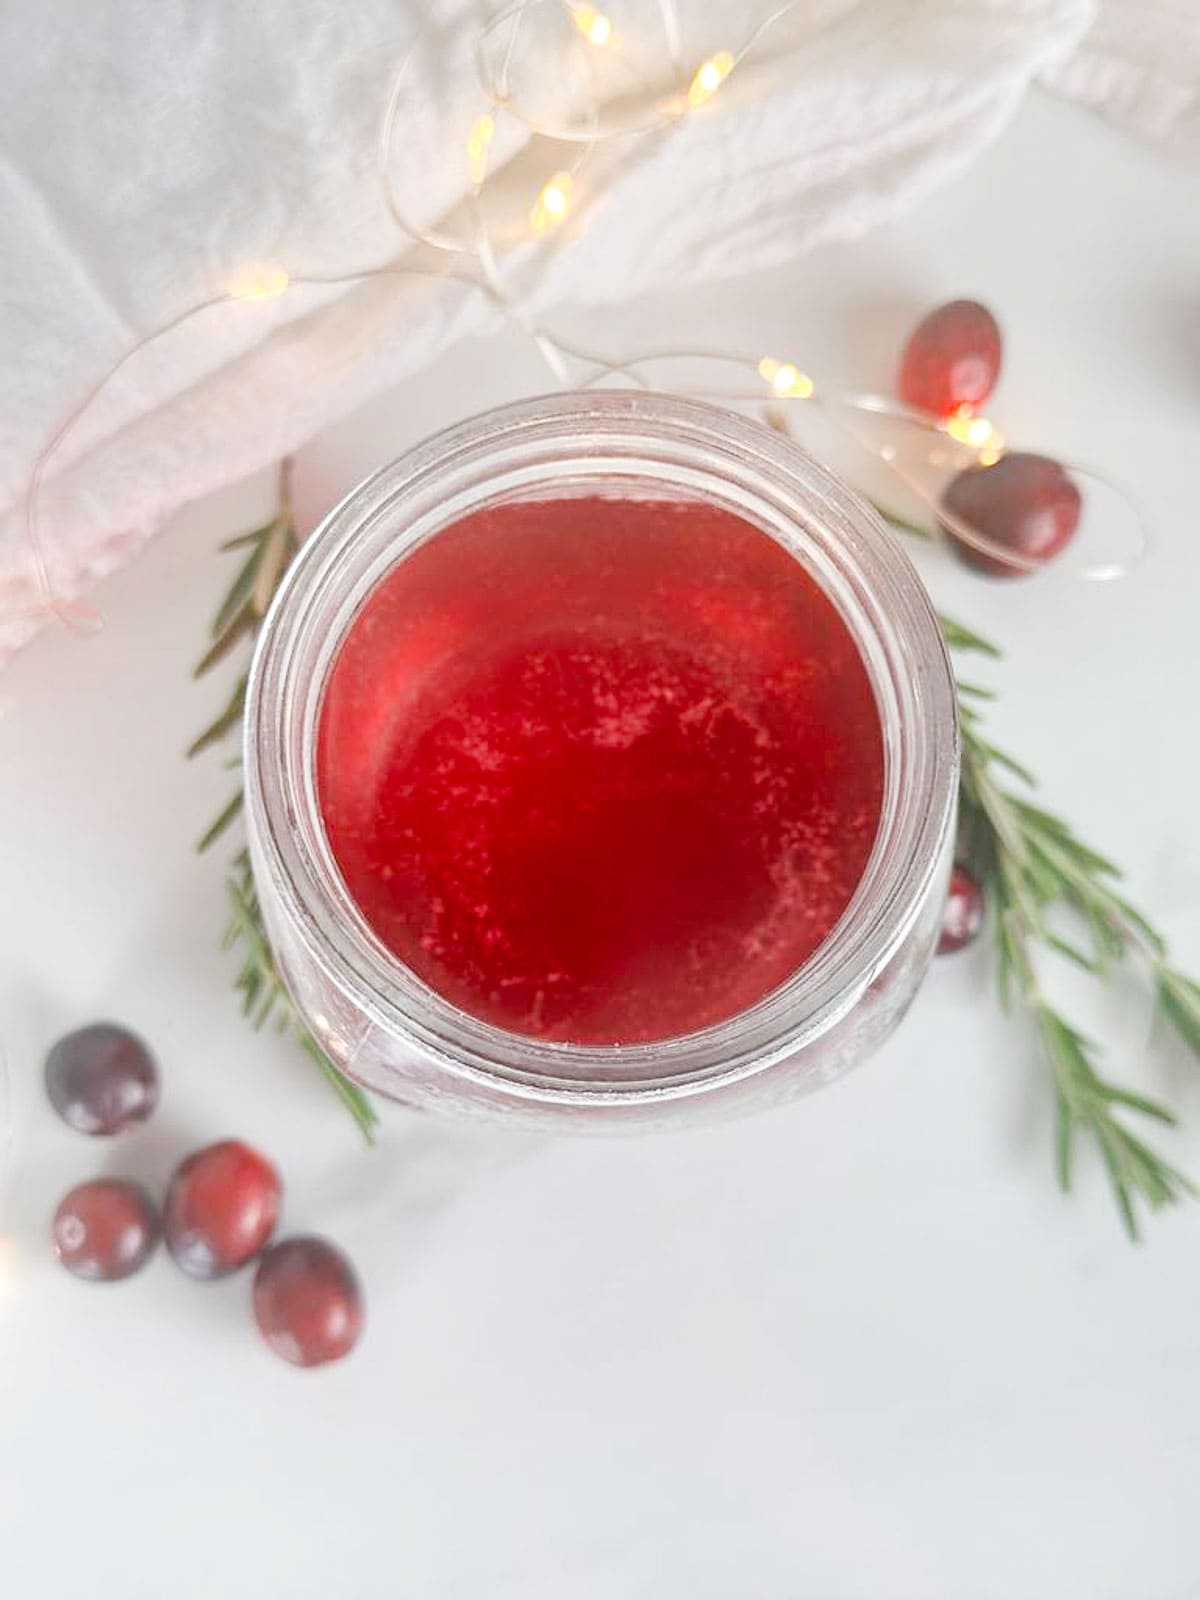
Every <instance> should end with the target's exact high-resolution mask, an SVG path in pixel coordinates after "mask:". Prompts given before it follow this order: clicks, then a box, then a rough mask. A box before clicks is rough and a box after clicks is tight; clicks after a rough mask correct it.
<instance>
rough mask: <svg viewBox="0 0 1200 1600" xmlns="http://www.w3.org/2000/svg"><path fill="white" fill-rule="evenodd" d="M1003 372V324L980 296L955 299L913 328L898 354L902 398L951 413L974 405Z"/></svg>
mask: <svg viewBox="0 0 1200 1600" xmlns="http://www.w3.org/2000/svg"><path fill="white" fill-rule="evenodd" d="M999 376H1000V328H999V325H998V324H997V322H996V319H995V317H993V315H992V313H991V312H990V311H989V310H988V308H987V307H986V306H981V305H980V304H979V301H978V300H951V301H949V302H948V303H947V304H946V305H944V306H938V308H937V309H936V311H931V312H930V313H929V315H928V316H927V317H924V318H923V319H922V320H921V321H920V322H918V324H917V326H916V327H915V328H914V329H913V331H912V334H911V335H910V337H909V341H908V343H907V344H906V345H905V347H904V354H903V356H902V357H901V359H900V377H899V383H898V387H899V390H900V398H901V399H902V400H903V401H904V402H905V403H906V404H907V405H910V406H916V408H917V409H918V410H919V411H932V412H933V413H934V415H935V416H939V417H948V416H951V415H952V414H953V413H954V412H955V411H958V410H959V409H960V408H961V409H963V410H967V411H972V410H974V409H975V407H976V406H978V405H981V404H982V403H983V401H984V400H986V399H987V397H988V395H989V394H991V392H992V390H993V389H994V388H995V387H996V379H997V378H998V377H999Z"/></svg>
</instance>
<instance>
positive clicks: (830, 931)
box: [245, 392, 958, 1131]
mask: <svg viewBox="0 0 1200 1600" xmlns="http://www.w3.org/2000/svg"><path fill="white" fill-rule="evenodd" d="M954 705H955V702H954V692H953V681H952V678H951V675H950V668H949V663H948V661H947V658H946V653H945V649H944V647H943V644H942V639H941V634H940V631H939V629H938V625H937V620H936V617H935V615H934V613H933V611H932V609H931V607H930V604H929V600H928V598H927V596H926V594H925V591H924V589H923V587H922V585H921V583H920V581H919V580H918V578H917V576H916V574H915V572H914V570H913V568H912V567H911V565H910V564H909V562H908V560H907V558H906V557H905V556H904V555H903V553H902V552H901V551H900V550H899V548H898V547H897V545H896V544H895V542H894V541H893V540H892V538H891V537H890V536H889V534H888V533H887V532H886V530H885V529H884V527H883V525H882V523H881V522H880V521H879V519H878V518H877V517H876V516H875V515H874V514H873V513H872V512H871V511H870V510H869V509H868V508H867V507H865V506H864V505H863V503H862V502H861V501H860V500H858V499H856V498H855V497H854V496H853V495H852V494H850V493H849V492H848V491H847V490H846V489H845V488H844V487H843V486H842V485H841V484H840V483H839V482H838V481H837V480H836V479H835V478H834V477H833V476H832V475H831V474H830V473H829V472H827V471H826V470H825V469H824V468H822V467H821V466H819V465H818V464H817V463H816V462H815V461H813V460H812V458H811V457H809V456H808V455H807V454H806V453H805V452H804V451H802V450H800V449H799V448H798V447H797V446H796V445H794V444H793V443H792V442H790V441H789V440H787V439H785V438H783V437H781V436H780V435H779V434H777V433H774V432H771V431H770V430H768V429H766V428H765V427H763V426H761V425H760V424H758V423H756V422H752V421H749V420H747V419H745V418H743V417H740V416H737V415H735V414H732V413H730V412H727V411H724V410H721V409H718V408H716V407H711V406H706V405H701V404H698V403H695V402H690V401H684V400H680V399H676V398H673V397H669V396H665V395H657V394H647V393H636V394H635V393H612V392H610V393H605V394H594V395H579V394H574V395H563V396H554V397H549V398H545V399H537V400H531V401H526V402H521V403H519V404H517V405H512V406H507V407H503V408H501V409H499V410H496V411H492V412H488V413H485V414H484V415H482V416H479V417H476V418H473V419H471V420H470V421H468V422H465V423H462V424H461V425H459V426H457V427H454V428H451V429H449V430H448V431H446V432H444V433H441V434H439V435H437V436H436V437H435V438H433V439H430V440H429V441H427V442H426V443H424V444H422V445H421V446H419V447H418V448H417V449H416V450H414V451H412V452H411V453H410V454H408V455H407V456H405V457H404V458H402V459H401V460H399V461H397V462H395V463H394V464H392V465H391V466H388V467H385V468H384V469H383V470H382V471H381V472H379V473H377V474H376V475H375V476H374V477H372V478H370V479H369V480H368V481H367V482H366V483H364V484H363V485H361V486H360V487H359V488H358V489H356V490H355V491H354V492H353V493H352V494H351V495H350V496H349V497H348V498H347V499H346V500H344V501H343V502H342V504H341V505H340V506H338V507H337V508H336V509H335V510H334V511H333V513H332V514H331V515H330V516H329V517H328V518H327V519H326V521H325V522H324V523H323V524H322V525H321V526H320V528H318V529H317V531H316V532H315V533H314V534H313V535H312V537H311V538H310V539H309V540H308V541H307V543H306V544H305V546H304V548H303V549H302V551H301V552H300V554H299V556H298V557H297V559H296V561H295V562H294V564H293V566H292V569H291V570H290V572H289V573H288V575H287V577H286V579H285V581H284V583H283V585H282V587H281V589H280V592H279V594H278V596H277V597H276V600H275V603H274V605H273V606H272V608H271V611H270V613H269V615H268V617H267V619H266V622H265V624H264V626H263V629H262V632H261V636H260V639H259V644H258V649H257V652H256V655H255V660H254V665H253V668H252V671H251V678H250V686H249V692H248V701H247V715H246V750H245V764H246V795H247V823H248V831H249V842H250V852H251V859H252V862H253V867H254V873H255V880H256V883H257V886H258V891H259V895H260V899H261V903H262V908H263V914H264V917H265V919H266V923H267V927H268V931H269V934H270V937H271V942H272V945H273V948H274V951H275V954H276V957H277V960H278V963H279V968H280V971H281V974H282V976H283V978H284V980H285V982H286V983H287V986H288V988H289V990H290V992H291V994H292V996H293V998H294V1000H295V1002H296V1004H297V1006H298V1007H299V1010H300V1013H301V1015H302V1016H303V1018H304V1019H305V1021H306V1023H307V1024H308V1026H309V1027H310V1029H311V1030H312V1032H313V1034H314V1036H315V1037H316V1039H317V1040H318V1041H319V1042H320V1044H321V1045H322V1047H323V1048H324V1049H325V1050H326V1051H327V1053H328V1054H329V1056H330V1058H331V1059H332V1060H333V1061H335V1062H336V1063H337V1064H338V1065H339V1066H340V1067H341V1068H342V1069H343V1070H344V1071H345V1072H346V1073H348V1074H349V1075H350V1076H351V1077H352V1078H354V1079H356V1080H357V1081H358V1082H360V1083H362V1084H364V1085H365V1086H367V1087H368V1088H370V1089H374V1090H376V1091H378V1092H379V1093H381V1094H384V1095H387V1096H390V1097H392V1098H395V1099H398V1100H402V1101H405V1102H407V1103H409V1104H414V1105H419V1106H422V1107H426V1108H429V1109H441V1108H444V1109H446V1110H448V1111H454V1112H477V1113H484V1114H489V1115H499V1116H504V1117H506V1118H509V1119H519V1120H522V1121H524V1122H527V1123H532V1124H537V1125H543V1126H544V1125H557V1126H559V1127H561V1128H563V1129H577V1130H579V1131H593V1130H596V1129H599V1128H603V1127H605V1126H613V1127H628V1126H638V1125H643V1126H649V1127H659V1126H663V1127H665V1126H670V1125H674V1124H680V1123H684V1122H687V1121H690V1120H693V1119H695V1118H697V1117H699V1116H701V1115H703V1114H705V1113H709V1112H717V1111H720V1112H724V1111H734V1110H742V1109H749V1108H751V1107H754V1106H761V1105H768V1104H772V1103H776V1102H779V1101H782V1100H784V1099H786V1098H789V1097H791V1096H793V1095H795V1094H797V1093H799V1092H802V1091H804V1090H807V1089H811V1088H814V1087H816V1086H818V1085H820V1084H823V1083H826V1082H828V1081H829V1080H830V1079H832V1078H834V1077H836V1076H837V1075H838V1074H840V1073H841V1072H843V1071H845V1070H846V1069H847V1068H848V1067H850V1066H852V1065H853V1064H855V1063H856V1062H858V1061H859V1060H861V1059H862V1058H863V1057H864V1056H866V1055H867V1054H868V1053H869V1052H870V1051H871V1050H872V1049H874V1047H875V1046H876V1045H877V1044H878V1043H879V1042H880V1040H881V1039H883V1038H884V1037H885V1036H886V1035H887V1034H888V1033H889V1032H890V1031H891V1029H892V1028H893V1027H894V1026H895V1024H896V1022H897V1021H898V1020H899V1018H900V1017H901V1016H902V1015H903V1013H904V1011H905V1009H906V1008H907V1006H908V1004H909V1002H910V1000H911V999H912V997H913V994H914V993H915V990H916V988H917V986H918V984H919V982H920V980H921V977H922V976H923V974H924V972H925V970H926V968H927V966H928V964H929V960H930V958H931V956H932V953H933V950H934V947H935V944H936V941H937V935H938V929H939V925H940V919H941V908H942V902H943V899H944V896H945V890H946V882H947V878H948V874H949V867H950V857H951V849H952V844H953V828H954V813H955V796H956V788H957V781H958V740H957V728H956V723H955V711H954Z"/></svg>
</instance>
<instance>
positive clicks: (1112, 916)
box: [941, 618, 1200, 1238]
mask: <svg viewBox="0 0 1200 1600" xmlns="http://www.w3.org/2000/svg"><path fill="white" fill-rule="evenodd" d="M941 621H942V629H943V633H944V635H945V637H946V640H947V643H948V644H949V645H950V646H951V648H952V649H953V650H956V651H958V652H959V653H963V652H970V651H974V652H976V653H980V654H984V655H988V656H992V657H998V656H999V655H1000V651H999V650H998V649H997V648H996V646H995V645H993V644H991V643H990V642H989V641H988V640H986V639H982V638H981V637H980V636H979V635H978V634H976V633H974V632H972V630H971V629H969V628H965V627H963V625H962V624H961V623H956V622H953V621H951V620H950V619H949V618H942V619H941ZM958 693H959V716H960V721H961V729H962V782H961V789H960V797H959V801H960V818H961V826H962V830H963V837H964V843H965V852H966V854H967V857H968V859H969V863H970V865H971V867H972V869H973V870H974V872H975V874H976V876H977V878H978V880H979V881H980V883H981V884H982V885H983V887H984V889H985V892H986V894H987V898H988V903H989V905H990V906H991V908H992V917H993V925H994V927H995V933H996V956H997V976H998V979H999V985H1000V995H1001V1000H1002V1001H1003V1003H1004V1004H1005V1006H1006V1007H1008V1006H1011V1004H1012V1001H1013V998H1014V996H1015V997H1016V998H1018V999H1019V1000H1020V1002H1021V1004H1022V1005H1023V1006H1024V1008H1025V1010H1026V1012H1027V1013H1028V1015H1029V1016H1030V1018H1031V1019H1032V1021H1033V1023H1034V1026H1035V1028H1036V1031H1037V1035H1038V1039H1039V1041H1040V1044H1041V1048H1042V1053H1043V1055H1044V1056H1045V1059H1046V1062H1047V1064H1048V1065H1049V1067H1050V1069H1051V1072H1052V1074H1053V1077H1054V1088H1055V1097H1056V1121H1057V1170H1058V1179H1059V1183H1060V1184H1061V1186H1062V1188H1063V1189H1064V1190H1065V1189H1068V1188H1069V1187H1070V1183H1071V1172H1072V1158H1073V1152H1074V1144H1075V1140H1076V1136H1077V1135H1079V1134H1084V1135H1088V1136H1090V1137H1091V1138H1092V1139H1093V1140H1094V1142H1095V1144H1096V1146H1097V1148H1098V1150H1099V1152H1100V1156H1101V1158H1102V1160H1103V1162H1104V1165H1105V1167H1106V1169H1107V1171H1108V1176H1109V1180H1110V1182H1111V1184H1112V1189H1113V1194H1114V1197H1115V1199H1116V1203H1117V1207H1118V1210H1119V1211H1120V1213H1121V1218H1122V1221H1123V1222H1124V1224H1125V1228H1126V1230H1127V1232H1128V1233H1129V1235H1130V1237H1131V1238H1136V1237H1137V1236H1138V1218H1137V1214H1136V1210H1135V1202H1137V1201H1141V1202H1143V1203H1144V1204H1145V1205H1146V1206H1148V1207H1149V1208H1150V1209H1151V1210H1157V1209H1158V1208H1159V1207H1161V1206H1165V1205H1171V1204H1174V1203H1176V1202H1178V1201H1179V1200H1180V1199H1182V1198H1183V1197H1184V1196H1185V1195H1192V1194H1195V1192H1196V1191H1195V1189H1194V1188H1193V1185H1192V1184H1191V1182H1190V1181H1189V1180H1188V1179H1187V1178H1186V1177H1185V1176H1184V1175H1183V1174H1182V1173H1181V1172H1180V1171H1178V1169H1177V1168H1175V1167H1174V1166H1172V1165H1171V1164H1170V1162H1168V1161H1167V1160H1165V1159H1164V1157H1163V1156H1161V1155H1160V1154H1159V1153H1158V1152H1157V1151H1155V1150H1153V1149H1152V1148H1151V1147H1150V1146H1149V1145H1147V1144H1146V1143H1145V1142H1144V1141H1143V1140H1142V1139H1141V1138H1140V1137H1139V1136H1138V1135H1137V1134H1135V1133H1134V1132H1133V1131H1132V1130H1131V1129H1130V1127H1129V1126H1128V1116H1129V1114H1131V1113H1132V1114H1133V1115H1135V1116H1140V1117H1146V1118H1150V1119H1151V1120H1153V1121H1156V1122H1161V1123H1166V1124H1167V1125H1169V1126H1173V1125H1174V1123H1175V1117H1174V1116H1173V1115H1172V1113H1171V1112H1170V1111H1168V1110H1167V1109H1166V1108H1165V1107H1164V1106H1162V1105H1160V1104H1159V1103H1158V1102H1157V1101H1154V1100H1150V1099H1147V1098H1146V1097H1145V1096H1143V1095H1138V1094H1134V1093H1132V1092H1131V1091H1130V1090H1128V1089H1123V1088H1121V1087H1119V1086H1118V1085H1117V1084H1114V1083H1111V1082H1109V1081H1108V1080H1107V1079H1106V1078H1104V1077H1102V1076H1101V1075H1100V1073H1099V1072H1098V1071H1097V1068H1096V1065H1095V1063H1096V1059H1097V1056H1098V1054H1099V1052H1098V1051H1097V1048H1096V1046H1095V1045H1094V1044H1092V1043H1091V1041H1090V1040H1088V1039H1087V1038H1085V1037H1084V1035H1083V1034H1082V1033H1080V1031H1079V1030H1078V1029H1077V1028H1076V1027H1075V1026H1074V1025H1073V1024H1072V1023H1071V1022H1069V1021H1068V1020H1067V1018H1066V1017H1065V1016H1064V1015H1063V1014H1062V1012H1061V1011H1060V1010H1059V1009H1058V1008H1057V1006H1055V1004H1054V1003H1053V1002H1052V1001H1051V1000H1050V999H1049V998H1048V997H1047V995H1046V992H1045V990H1044V988H1043V986H1042V983H1041V980H1040V978H1039V976H1038V973H1037V969H1036V953H1037V951H1038V949H1039V947H1040V948H1041V949H1046V950H1053V951H1056V952H1057V953H1058V954H1059V955H1062V956H1066V957H1067V958H1068V959H1069V960H1071V961H1073V962H1074V963H1075V964H1076V965H1077V966H1080V967H1082V968H1083V969H1084V970H1086V971H1087V972H1089V973H1091V974H1093V976H1095V977H1096V978H1098V979H1099V980H1101V981H1105V980H1107V979H1108V978H1109V976H1110V975H1111V973H1112V970H1113V967H1114V965H1115V964H1116V963H1117V962H1118V961H1120V960H1123V959H1125V958H1127V957H1135V958H1137V960H1138V961H1139V962H1140V964H1141V966H1142V969H1143V971H1145V972H1146V973H1147V975H1148V976H1149V977H1150V979H1151V981H1152V983H1153V985H1154V989H1155V994H1156V1001H1157V1010H1158V1014H1159V1015H1160V1017H1161V1018H1162V1019H1163V1020H1164V1021H1165V1023H1166V1024H1167V1025H1168V1026H1169V1027H1170V1028H1171V1029H1173V1031H1174V1032H1175V1033H1176V1034H1178V1036H1179V1038H1180V1039H1181V1040H1182V1041H1183V1042H1184V1044H1185V1045H1186V1046H1187V1047H1188V1048H1189V1049H1191V1050H1192V1051H1193V1052H1194V1053H1196V1054H1197V1055H1200V986H1197V984H1196V983H1195V982H1193V980H1192V979H1190V978H1188V977H1186V976H1185V975H1184V974H1183V973H1181V972H1179V971H1178V970H1177V969H1175V968H1174V967H1173V966H1172V965H1171V964H1170V960H1169V956H1168V950H1167V943H1166V940H1165V939H1164V938H1163V936H1162V934H1161V933H1160V932H1159V931H1158V930H1157V929H1156V928H1155V927H1154V926H1153V925H1152V924H1151V922H1150V921H1149V919H1148V918H1147V917H1146V916H1145V915H1144V913H1142V912H1141V911H1139V910H1138V909H1137V908H1136V907H1135V906H1133V905H1131V904H1130V902H1129V901H1128V900H1127V899H1126V898H1125V897H1124V896H1123V895H1122V894H1121V893H1120V892H1119V890H1118V888H1117V887H1116V886H1117V884H1119V883H1120V881H1121V873H1120V871H1119V870H1118V868H1117V867H1115V866H1114V865H1113V863H1112V862H1111V861H1109V860H1108V858H1107V857H1106V856H1103V855H1101V854H1100V852H1099V851H1098V850H1095V849H1093V848H1092V847H1091V845H1089V844H1086V843H1084V841H1083V840H1082V839H1080V838H1079V836H1078V834H1077V833H1076V832H1075V830H1074V829H1073V828H1072V827H1071V826H1070V825H1069V824H1068V823H1067V822H1065V821H1064V820H1063V819H1062V818H1061V817H1058V816H1055V815H1054V814H1053V813H1052V812H1049V811H1046V810H1044V809H1043V808H1042V807H1040V806H1037V805H1035V804H1034V803H1033V802H1032V800H1030V799H1029V798H1028V797H1027V796H1026V795H1025V794H1024V793H1021V792H1020V791H1019V790H1016V789H1014V787H1013V786H1012V784H1011V783H1010V782H1009V781H1007V780H1008V779H1010V778H1011V779H1015V780H1016V781H1017V783H1018V784H1019V785H1021V787H1022V788H1023V789H1028V790H1032V789H1033V788H1034V787H1035V780H1034V778H1033V776H1032V775H1031V774H1030V773H1029V772H1028V771H1027V770H1026V769H1025V768H1024V767H1023V766H1022V765H1021V764H1020V762H1018V761H1015V760H1014V759H1013V758H1012V757H1011V756H1010V755H1008V754H1007V753H1006V752H1005V751H1003V750H1000V749H997V747H996V746H995V745H994V744H992V743H991V741H990V740H989V739H988V738H987V736H986V735H985V732H984V728H983V719H982V714H981V712H980V710H979V701H980V700H981V699H985V698H991V695H990V693H989V692H988V691H986V690H981V689H979V688H977V687H976V686H975V685H973V684H971V683H968V682H966V681H963V680H961V679H960V681H959V685H958ZM1001 773H1003V774H1004V775H1005V777H1004V778H1002V777H1001V776H1000V774H1001ZM1064 911H1065V912H1066V913H1068V914H1069V917H1070V919H1071V920H1072V921H1073V922H1074V923H1075V925H1076V936H1075V937H1071V938H1068V937H1064V936H1063V935H1062V934H1060V933H1059V932H1058V931H1056V929H1057V927H1058V926H1059V923H1058V922H1057V921H1055V922H1054V923H1052V922H1051V920H1050V918H1051V916H1054V917H1056V918H1057V917H1058V916H1060V915H1061V914H1062V912H1064Z"/></svg>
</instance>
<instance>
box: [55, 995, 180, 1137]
mask: <svg viewBox="0 0 1200 1600" xmlns="http://www.w3.org/2000/svg"><path fill="white" fill-rule="evenodd" d="M46 1093H47V1095H49V1097H50V1104H51V1105H52V1106H53V1107H54V1109H55V1110H56V1111H57V1112H58V1114H59V1116H60V1117H61V1118H62V1119H63V1121H64V1122H66V1123H69V1125H70V1126H71V1127H72V1128H75V1129H76V1130H77V1131H78V1132H80V1133H93V1134H108V1133H124V1131H125V1130H126V1129H127V1128H132V1127H134V1126H136V1124H137V1123H139V1122H145V1120H146V1118H147V1117H148V1116H149V1115H150V1113H151V1112H152V1111H153V1110H154V1108H155V1106H156V1105H157V1104H158V1068H157V1067H156V1066H155V1064H154V1057H153V1056H152V1055H151V1054H150V1052H149V1050H148V1049H147V1048H146V1046H145V1045H144V1044H143V1043H142V1041H141V1040H140V1039H139V1038H138V1036H137V1035H136V1034H135V1033H130V1032H129V1030H128V1028H119V1027H117V1026H116V1024H115V1023H112V1022H94V1023H92V1024H91V1026H90V1027H87V1028H77V1029H76V1030H75V1032H74V1033H68V1034H67V1035H66V1037H65V1038H62V1039H60V1040H59V1041H58V1043H57V1044H56V1045H55V1046H54V1047H53V1049H52V1050H51V1051H50V1054H49V1055H48V1056H47V1057H46Z"/></svg>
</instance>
